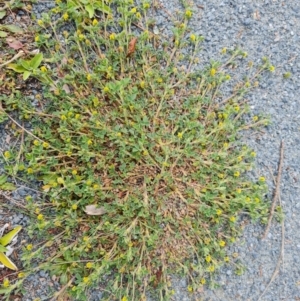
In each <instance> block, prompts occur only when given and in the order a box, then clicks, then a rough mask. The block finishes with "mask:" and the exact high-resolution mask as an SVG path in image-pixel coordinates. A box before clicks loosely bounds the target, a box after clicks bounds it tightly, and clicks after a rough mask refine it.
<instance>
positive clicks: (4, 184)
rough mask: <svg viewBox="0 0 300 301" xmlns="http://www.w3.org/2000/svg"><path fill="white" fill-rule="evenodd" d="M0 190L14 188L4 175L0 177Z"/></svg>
mask: <svg viewBox="0 0 300 301" xmlns="http://www.w3.org/2000/svg"><path fill="white" fill-rule="evenodd" d="M0 189H1V190H15V189H16V186H15V185H14V184H12V183H9V182H8V181H7V176H6V175H2V176H0ZM0 251H1V249H0Z"/></svg>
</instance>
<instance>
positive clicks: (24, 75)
mask: <svg viewBox="0 0 300 301" xmlns="http://www.w3.org/2000/svg"><path fill="white" fill-rule="evenodd" d="M31 73H32V72H30V71H25V72H24V73H23V80H26V79H27V78H28V77H29V76H30V75H31Z"/></svg>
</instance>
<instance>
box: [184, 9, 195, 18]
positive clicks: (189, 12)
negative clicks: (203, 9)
mask: <svg viewBox="0 0 300 301" xmlns="http://www.w3.org/2000/svg"><path fill="white" fill-rule="evenodd" d="M192 15H193V13H192V11H191V10H189V9H187V10H186V11H185V16H186V17H187V19H190V18H191V17H192Z"/></svg>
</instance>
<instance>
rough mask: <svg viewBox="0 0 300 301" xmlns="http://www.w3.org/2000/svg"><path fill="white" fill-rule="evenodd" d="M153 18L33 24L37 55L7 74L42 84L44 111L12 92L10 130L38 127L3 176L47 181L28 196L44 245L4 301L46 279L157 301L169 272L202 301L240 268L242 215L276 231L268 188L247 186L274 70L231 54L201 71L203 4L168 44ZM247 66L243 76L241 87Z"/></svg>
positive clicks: (82, 5)
mask: <svg viewBox="0 0 300 301" xmlns="http://www.w3.org/2000/svg"><path fill="white" fill-rule="evenodd" d="M156 9H159V7H156V6H155V4H153V3H152V2H147V1H142V2H139V3H138V4H137V3H135V2H133V1H131V0H121V1H119V0H111V1H102V0H94V1H85V0H78V1H75V0H67V1H60V0H57V1H56V7H55V8H53V9H52V10H51V12H49V13H48V14H44V15H43V17H42V19H39V20H36V24H37V27H36V34H35V45H36V46H38V47H39V49H40V53H31V54H28V55H27V56H26V55H25V57H23V58H20V59H18V60H16V61H14V62H11V63H10V64H7V65H6V67H7V72H9V74H13V75H14V76H15V77H16V76H18V78H19V80H23V81H25V80H26V81H27V82H30V81H31V82H35V81H36V80H38V81H39V82H41V83H42V88H41V89H42V90H41V91H42V92H41V93H40V95H38V97H37V98H38V104H36V103H35V104H33V103H32V100H31V99H30V98H28V97H26V96H24V95H23V94H22V93H20V91H18V89H16V88H14V87H12V93H11V95H10V96H7V95H5V96H3V95H2V97H1V103H2V106H1V107H0V110H1V111H0V112H1V119H2V120H3V121H4V120H8V121H9V122H11V124H12V125H13V127H14V128H16V131H18V129H19V128H20V126H21V128H23V130H24V127H22V124H24V123H26V122H28V121H30V124H31V127H32V131H29V130H28V129H27V130H26V135H25V138H24V143H23V146H22V148H21V152H22V154H21V155H20V149H12V150H9V151H6V152H5V153H3V161H5V163H6V173H7V176H14V177H18V178H23V179H26V180H27V181H29V183H30V181H36V180H38V181H39V183H41V190H42V194H43V197H42V198H41V199H33V198H32V197H31V196H28V197H26V201H27V210H28V211H29V212H30V215H31V217H32V222H31V224H30V226H29V227H28V228H26V229H23V230H22V231H26V232H27V233H28V234H29V235H30V236H31V237H35V238H38V239H40V241H41V242H40V243H38V244H30V245H27V246H24V248H23V255H22V264H23V268H22V271H21V272H20V273H19V274H20V277H19V278H18V280H17V281H16V282H14V283H13V282H9V279H7V278H6V279H5V283H4V282H3V286H2V291H1V292H2V293H4V294H6V296H7V297H8V296H9V294H10V292H11V291H13V290H17V289H21V285H22V282H23V281H24V280H25V279H26V277H27V276H28V275H30V274H31V273H34V272H36V271H37V270H40V269H42V270H46V271H50V272H51V274H52V275H56V276H57V277H59V278H60V281H61V283H62V285H65V290H62V291H60V293H64V294H67V295H68V296H69V297H70V298H71V299H72V300H84V299H85V298H86V297H87V290H88V289H89V288H91V287H93V286H97V285H99V283H104V284H105V285H104V288H105V289H104V293H105V298H107V300H122V301H126V300H146V293H147V292H150V291H152V292H153V294H154V296H156V297H155V298H156V300H167V299H168V298H170V297H171V296H172V294H173V293H174V290H173V288H172V283H171V278H170V275H180V276H185V277H187V278H188V287H187V289H188V291H189V292H191V293H194V292H197V291H198V290H199V288H201V286H203V285H205V284H212V283H213V277H214V273H215V272H216V271H218V269H219V268H220V267H221V266H222V265H224V264H236V263H235V262H234V259H233V258H232V257H230V256H229V255H228V254H227V247H228V245H229V244H231V243H234V242H235V240H236V238H237V237H238V236H239V235H240V234H241V227H240V219H239V217H240V216H241V214H243V215H244V216H246V215H247V216H249V217H250V218H251V219H253V220H255V221H258V220H260V221H261V222H266V220H267V215H268V202H266V201H265V200H264V195H265V193H266V184H265V179H264V177H263V176H260V177H259V178H258V179H257V181H254V182H252V181H250V180H248V179H247V177H246V175H245V174H246V172H247V171H249V170H250V169H251V168H252V167H253V161H254V158H255V155H256V154H255V152H254V151H253V150H251V149H249V148H248V147H247V146H246V145H244V143H243V142H241V139H240V137H241V133H243V132H244V131H245V130H247V129H249V128H256V127H260V126H263V125H265V124H267V122H268V121H267V120H266V119H265V118H261V117H258V116H252V117H251V118H250V116H251V115H250V114H249V107H248V105H247V101H246V100H245V94H246V93H247V92H248V91H249V90H250V89H253V88H255V86H257V85H258V80H259V77H260V76H261V74H262V73H263V72H270V71H271V72H272V71H274V67H273V66H272V65H271V64H270V62H269V61H268V60H267V59H266V58H264V59H262V61H261V64H260V65H259V66H254V65H253V63H252V62H249V63H248V64H246V63H245V59H246V57H247V54H246V53H245V52H244V51H242V50H240V49H226V48H224V49H222V51H221V52H222V54H223V55H224V61H223V62H215V61H211V62H208V63H207V64H206V67H205V68H197V64H198V60H197V54H198V51H199V47H200V45H201V41H202V37H200V36H197V35H196V34H194V33H193V32H192V31H190V30H189V28H188V23H189V20H190V18H192V16H193V7H192V6H190V5H189V3H187V2H183V3H182V10H181V11H180V12H178V14H177V15H174V16H173V18H174V19H173V25H174V26H173V33H172V35H171V36H165V35H164V34H163V33H162V32H157V30H156V29H155V18H153V17H152V14H153V12H155V10H156ZM239 63H241V64H244V65H245V66H246V67H245V77H244V79H243V80H242V81H241V80H237V81H236V82H234V80H233V79H232V78H233V75H234V71H235V66H236V65H237V64H239ZM18 74H20V75H18ZM224 85H230V86H231V87H232V93H231V95H226V96H225V95H224V94H223V93H222V87H223V86H224ZM23 132H24V131H23ZM22 158H24V160H21V159H22ZM1 185H4V183H3V184H1Z"/></svg>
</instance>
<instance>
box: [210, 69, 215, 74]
mask: <svg viewBox="0 0 300 301" xmlns="http://www.w3.org/2000/svg"><path fill="white" fill-rule="evenodd" d="M215 74H216V69H215V68H211V69H210V75H211V76H215Z"/></svg>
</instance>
